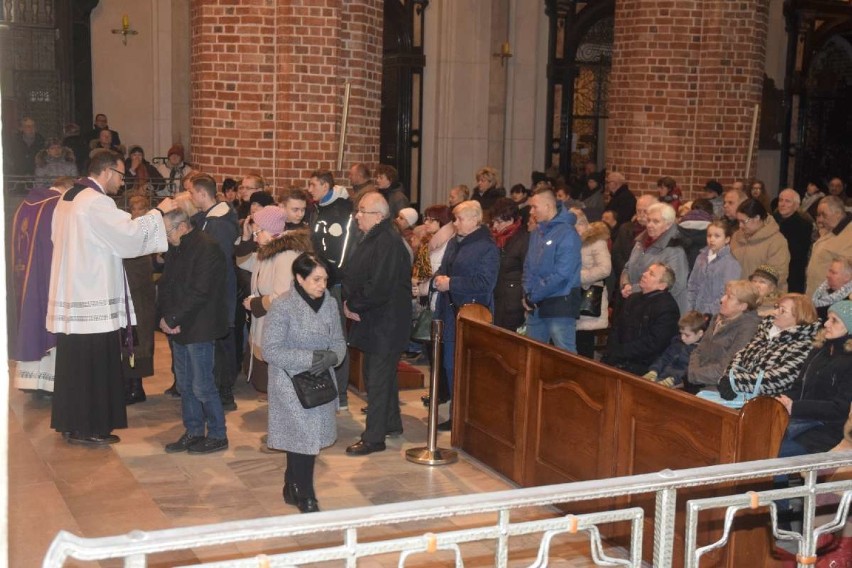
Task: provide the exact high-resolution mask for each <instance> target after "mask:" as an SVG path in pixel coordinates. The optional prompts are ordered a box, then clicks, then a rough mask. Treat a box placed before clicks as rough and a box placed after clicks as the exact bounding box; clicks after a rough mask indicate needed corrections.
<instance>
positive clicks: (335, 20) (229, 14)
mask: <svg viewBox="0 0 852 568" xmlns="http://www.w3.org/2000/svg"><path fill="white" fill-rule="evenodd" d="M381 15H382V12H381V4H380V2H379V0H347V1H346V2H343V1H342V0H315V1H313V2H310V3H303V4H302V5H300V6H296V5H294V3H293V2H291V1H289V0H273V1H269V0H245V1H243V2H240V3H235V2H233V0H193V2H192V16H191V20H192V38H193V42H192V65H191V68H192V72H191V81H192V85H193V90H192V148H193V158H194V161H195V162H196V163H197V164H198V166H199V167H200V168H201V169H202V170H204V171H206V172H209V173H211V174H213V175H214V176H217V178H222V177H226V176H231V177H238V176H242V175H244V174H246V173H249V172H256V173H260V174H261V175H263V176H264V177H265V178H267V181H268V183H269V185H270V186H271V187H272V188H273V190H275V191H279V190H281V189H283V188H286V187H289V186H291V185H295V186H298V187H304V186H305V184H306V182H305V180H306V178H307V176H308V175H309V174H310V172H311V171H312V170H315V169H319V168H323V169H331V170H333V171H334V169H335V167H336V161H337V149H338V140H339V136H340V125H341V118H342V112H343V94H344V84H345V81H346V80H347V79H348V80H350V81H351V82H352V95H351V98H350V115H349V129H348V131H349V133H350V136H349V137H348V138H347V140H348V141H349V143H348V144H347V151H345V152H344V167H343V170H345V169H346V164H348V163H349V162H352V161H367V162H370V163H374V162H375V161H376V160H377V159H378V138H379V125H378V123H379V105H380V99H381V37H382V34H381V25H382V21H381ZM344 30H345V31H344ZM335 174H336V175H338V176H339V175H340V174H342V172H335Z"/></svg>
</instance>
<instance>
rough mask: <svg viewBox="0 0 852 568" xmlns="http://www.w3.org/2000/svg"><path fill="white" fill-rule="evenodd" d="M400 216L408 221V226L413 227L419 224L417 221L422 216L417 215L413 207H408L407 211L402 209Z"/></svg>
mask: <svg viewBox="0 0 852 568" xmlns="http://www.w3.org/2000/svg"><path fill="white" fill-rule="evenodd" d="M399 214H400V215H402V216H403V217H405V220H406V221H408V226H409V227H413V226H414V225H416V224H417V219H418V218H419V217H420V215H418V214H417V210H415V209H414V208H412V207H406V208H405V209H401V210H400V211H399Z"/></svg>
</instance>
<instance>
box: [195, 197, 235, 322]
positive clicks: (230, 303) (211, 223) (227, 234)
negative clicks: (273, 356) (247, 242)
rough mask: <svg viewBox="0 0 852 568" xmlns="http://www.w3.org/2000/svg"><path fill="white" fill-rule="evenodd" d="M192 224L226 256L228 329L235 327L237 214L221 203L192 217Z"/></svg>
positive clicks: (224, 203) (227, 205)
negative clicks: (214, 241)
mask: <svg viewBox="0 0 852 568" xmlns="http://www.w3.org/2000/svg"><path fill="white" fill-rule="evenodd" d="M192 223H193V225H195V226H196V227H197V228H198V229H200V230H202V231H204V232H205V233H207V234H208V235H210V236H211V237H213V238H214V239H215V240H216V243H217V244H218V245H219V248H220V249H221V250H222V254H223V255H225V303H226V305H227V309H228V314H230V315H229V316H228V327H233V326H234V314H235V313H236V309H237V273H236V268H235V267H234V241H236V240H237V235H239V231H240V229H239V224H238V222H237V212H236V211H234V208H233V207H231V206H230V205H229V204H228V203H226V202H224V201H221V202H219V203H217V204H216V205H214V206H213V207H211V208H210V209H208V210H207V211H200V212H198V213H196V214H195V215H193V216H192Z"/></svg>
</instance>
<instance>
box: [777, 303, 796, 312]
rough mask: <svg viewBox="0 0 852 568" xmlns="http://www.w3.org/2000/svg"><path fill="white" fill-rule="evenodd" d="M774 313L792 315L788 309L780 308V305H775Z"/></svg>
mask: <svg viewBox="0 0 852 568" xmlns="http://www.w3.org/2000/svg"><path fill="white" fill-rule="evenodd" d="M775 311H776V312H780V313H782V314H790V313H793V312H792V311H791V310H790V309H789V308H787V307H784V306H782V305H781V304H775Z"/></svg>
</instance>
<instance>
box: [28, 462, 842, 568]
mask: <svg viewBox="0 0 852 568" xmlns="http://www.w3.org/2000/svg"><path fill="white" fill-rule="evenodd" d="M849 465H852V452H846V453H826V454H814V455H808V456H800V457H794V458H786V459H773V460H762V461H754V462H744V463H734V464H725V465H718V466H711V467H702V468H694V469H685V470H679V471H671V470H663V471H661V472H658V473H653V474H644V475H635V476H631V477H620V478H611V479H602V480H597V481H584V482H577V483H568V484H561V485H548V486H542V487H532V488H527V489H514V490H510V491H500V492H493V493H483V494H476V495H465V496H460V497H447V498H439V499H430V500H424V501H409V502H404V503H395V504H389V505H378V506H374V507H361V508H356V509H344V510H338V511H328V512H322V513H313V514H310V515H288V516H281V517H272V518H262V519H253V520H249V521H234V522H227V523H218V524H212V525H202V526H195V527H184V528H177V529H166V530H159V531H150V532H142V531H133V532H130V533H128V534H126V535H123V536H112V537H103V538H91V539H87V538H80V537H77V536H75V535H73V534H71V533H68V532H66V531H60V533H59V534H58V535H57V536H56V538H55V539H54V540H53V542H52V543H51V546H50V548H49V550H48V552H47V555H46V557H45V559H44V563H43V567H44V568H56V567H60V566H63V565H64V563H65V561H66V560H68V559H69V558H74V559H78V560H89V561H92V560H106V559H115V558H123V559H124V566H125V567H126V568H143V567H145V566H147V556H148V555H151V554H155V553H161V552H167V551H177V550H187V549H198V548H202V547H207V546H214V545H222V544H230V543H238V542H248V541H258V540H265V539H272V538H286V537H295V536H299V535H308V534H310V535H317V534H323V533H324V534H328V535H331V536H333V537H335V538H337V539H338V542H342V544H333V545H327V546H322V547H320V548H312V549H310V550H291V551H285V552H281V553H276V554H269V555H260V556H252V557H249V558H242V559H229V560H227V561H215V562H208V563H203V564H197V565H196V566H204V567H207V568H214V567H216V568H224V567H225V566H228V567H234V568H240V567H245V568H248V567H252V568H256V567H258V566H278V567H280V566H298V565H301V564H305V563H314V562H324V561H332V560H342V561H344V562H345V566H347V567H348V568H353V567H355V566H357V565H358V559H361V558H365V557H370V556H376V555H381V554H389V553H393V554H399V559H398V562H399V564H398V565H399V566H404V565H405V562H406V559H407V558H408V557H409V556H410V555H412V554H416V553H424V552H425V553H429V552H435V551H439V550H440V551H449V552H452V554H453V555H454V557H455V565H456V566H463V565H464V559H463V556H462V551H461V548H460V545H462V544H465V543H472V542H482V541H487V542H490V543H492V544H493V545H494V564H493V565H494V566H498V567H505V566H507V565H508V558H509V539H510V538H511V537H517V536H520V535H534V534H540V535H541V541H540V544H539V547H538V555H537V557H536V559H535V560H534V561H533V562H532V564H530V566H531V567H545V566H547V562H548V557H549V554H550V546H551V543H552V541H553V538H554V537H555V536H556V535H559V534H562V533H586V534H587V535H588V537H589V539H590V541H591V553H592V560H593V561H594V562H595V564H597V565H605V566H630V567H636V568H638V567H640V566H642V559H641V554H642V528H643V520H644V517H645V511H644V510H643V509H641V508H638V507H633V508H626V509H620V510H613V511H601V512H595V513H589V514H582V515H565V516H554V517H552V518H546V519H538V520H527V521H523V520H521V521H516V522H512V520H511V518H510V513H511V512H512V511H513V510H519V509H523V508H530V507H543V506H552V505H557V504H559V505H564V504H566V503H577V502H581V501H589V500H593V499H602V498H614V497H625V496H631V495H640V494H649V493H655V494H656V505H655V517H654V546H653V550H654V558H653V566H654V567H655V568H668V567H670V566H671V565H672V562H673V541H674V531H675V528H674V527H675V505H676V502H677V492H678V490H679V489H685V488H694V487H703V486H710V485H713V486H716V485H719V484H724V483H730V482H741V481H747V480H759V479H763V480H765V479H767V478H770V477H773V476H777V475H784V474H787V475H790V474H797V473H803V474H804V485H802V486H801V487H790V488H785V489H767V490H765V491H750V492H747V493H741V494H735V495H725V496H718V497H711V498H702V499H693V500H689V501H687V503H686V514H687V520H686V521H687V524H686V535H685V537H686V544H685V548H686V552H685V556H686V558H684V560H683V563H684V565H685V566H687V567H689V568H697V567H698V562H699V560H700V558H701V556H702V555H703V554H705V553H706V552H708V551H710V550H713V549H715V548H720V547H722V546H725V544H727V542H728V539H729V537H730V535H731V527H732V521H733V517H734V515H735V514H736V512H737V511H739V510H742V509H747V508H748V509H757V508H767V509H768V510H767V523H771V527H772V531H773V533H774V535H775V537H776V538H777V539H780V540H789V541H793V542H795V543H797V545H798V560H799V563H800V564H799V566H806V565H812V564H813V562H814V560H815V557H816V547H817V539H818V538H819V536H820V535H823V534H828V533H832V532H836V531H839V530H841V529H842V528H843V526H844V524H845V522H846V516H847V514H848V512H849V503H850V500H851V499H852V480H848V481H837V482H834V481H833V482H822V483H820V482H819V481H818V472H819V470H826V469H834V468H838V467H844V466H849ZM824 493H836V494H839V495H840V498H839V500H840V504H839V505H838V508H837V512H836V514H835V516H834V518H833V519H832V520H831V521H830V522H829V523H826V524H825V525H822V526H819V527H814V524H815V522H814V511H815V508H816V498H817V495H819V494H824ZM792 498H801V499H803V502H804V507H803V530H802V533H796V532H793V531H787V530H782V529H780V528H779V527H778V520H777V509H776V504H775V502H776V501H780V500H783V499H792ZM711 509H723V510H724V511H725V523H724V528H723V534H722V537H721V538H720V539H719V540H718V541H717V542H714V543H711V544H709V545H705V546H702V547H699V546H698V543H697V542H696V536H697V531H696V527H697V525H698V514H699V513H700V512H703V511H708V510H711ZM483 513H496V522H494V523H492V524H486V525H483V526H478V527H475V528H464V529H459V530H449V531H442V532H436V533H427V534H423V535H418V536H403V537H398V538H387V539H385V540H370V541H368V542H366V541H365V542H362V541H361V540H359V530H360V529H366V528H368V527H370V528H374V527H382V526H388V527H390V526H392V525H393V526H395V525H399V524H401V523H412V522H417V521H425V520H435V519H446V518H449V517H464V516H470V515H481V514H483ZM625 521H628V522H629V523H631V538H630V545H629V549H628V550H627V551H626V556H627V558H616V557H613V556H607V554H606V553H605V551H604V547H603V544H602V540H601V536H600V530H599V528H600V527H603V526H604V525H606V524H609V523H615V522H621V523H623V522H625ZM361 534H362V533H361Z"/></svg>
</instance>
